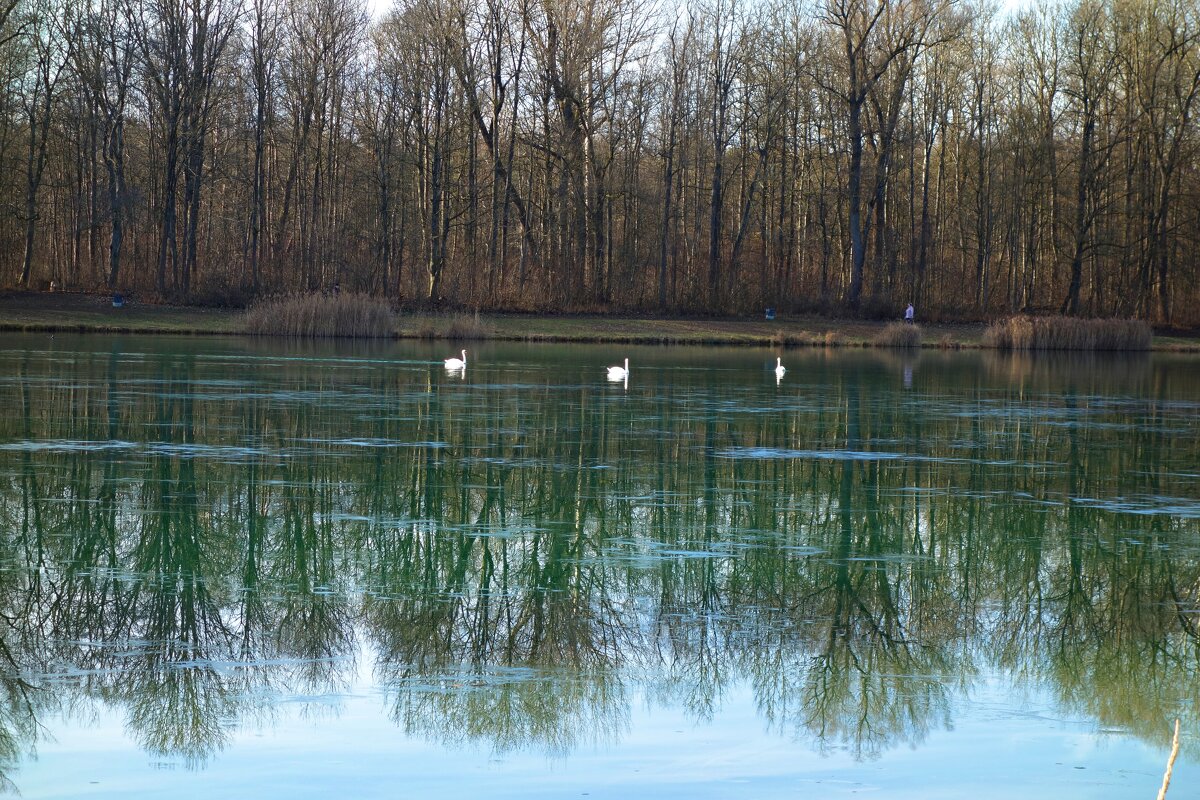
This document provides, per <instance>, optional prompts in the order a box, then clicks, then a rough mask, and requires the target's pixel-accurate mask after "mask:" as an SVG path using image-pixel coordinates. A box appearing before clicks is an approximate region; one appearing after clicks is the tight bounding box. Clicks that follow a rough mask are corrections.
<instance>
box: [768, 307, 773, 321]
mask: <svg viewBox="0 0 1200 800" xmlns="http://www.w3.org/2000/svg"><path fill="white" fill-rule="evenodd" d="M767 319H775V309H773V308H768V309H767Z"/></svg>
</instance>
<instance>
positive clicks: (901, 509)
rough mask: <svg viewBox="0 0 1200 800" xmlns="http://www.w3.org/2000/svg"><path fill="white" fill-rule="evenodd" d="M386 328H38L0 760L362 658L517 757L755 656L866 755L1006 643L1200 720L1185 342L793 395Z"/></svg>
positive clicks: (912, 727) (912, 726)
mask: <svg viewBox="0 0 1200 800" xmlns="http://www.w3.org/2000/svg"><path fill="white" fill-rule="evenodd" d="M386 355H387V354H386V353H384V354H377V355H376V357H373V358H372V359H370V360H362V359H352V358H342V359H338V358H329V359H326V360H324V361H322V362H321V363H320V364H319V366H317V365H314V364H312V363H306V362H304V361H298V360H295V359H293V358H288V359H278V360H273V359H272V358H271V357H270V356H263V357H262V358H261V360H260V361H259V362H253V363H244V362H240V361H239V360H238V359H235V358H214V357H212V356H211V355H206V354H203V353H200V352H187V351H170V350H163V351H160V352H149V353H146V352H133V351H125V350H122V349H121V348H120V347H116V348H114V349H112V350H111V351H110V352H104V353H92V352H82V353H80V354H78V355H74V354H64V353H60V354H54V357H47V354H46V353H45V352H33V351H30V350H21V351H13V350H10V351H8V352H7V353H5V354H4V356H3V360H0V402H2V403H4V404H5V406H6V407H9V408H13V409H17V410H19V413H16V414H10V415H6V416H5V417H3V418H0V473H2V474H4V475H5V476H6V477H7V478H8V480H6V481H4V482H3V483H2V484H0V518H2V519H3V521H4V525H3V528H2V531H0V536H3V539H2V541H0V553H2V560H3V566H4V569H3V570H0V605H2V606H3V617H2V619H3V622H2V625H3V635H2V637H0V645H2V646H3V650H2V651H0V678H2V680H3V683H2V684H0V695H2V696H0V704H2V705H3V714H2V715H0V761H3V762H4V763H15V761H16V760H17V759H18V758H19V753H20V752H23V751H24V750H25V749H27V748H28V747H30V746H32V745H33V744H35V742H34V739H35V731H36V728H37V722H38V719H39V717H43V716H45V715H47V714H51V713H55V711H56V709H59V708H61V707H62V706H63V705H79V704H86V703H107V704H114V705H117V706H120V707H121V708H123V709H124V710H125V713H126V720H127V725H128V727H129V730H130V734H131V736H133V737H135V738H136V740H137V741H138V742H139V743H141V745H142V746H143V747H144V748H146V750H148V751H150V752H154V753H157V754H165V755H172V756H177V757H179V758H181V759H183V760H184V761H186V762H187V763H192V764H201V763H204V762H205V761H206V760H208V759H210V758H212V757H213V756H214V755H215V754H216V753H218V752H220V751H221V750H222V749H223V748H225V747H227V746H228V744H229V742H230V740H231V735H232V732H233V730H235V729H236V727H237V726H238V725H241V724H246V723H247V722H249V721H252V720H253V721H258V722H261V721H264V720H267V721H269V719H270V717H271V715H272V714H273V713H274V712H273V711H272V708H273V706H274V705H275V703H276V702H277V701H278V700H279V699H280V698H284V697H295V696H330V697H336V696H337V695H338V694H339V693H341V692H343V691H345V690H347V689H348V688H349V687H351V686H352V685H353V683H354V681H355V680H356V677H355V676H356V675H357V674H358V662H359V661H360V660H366V661H367V663H369V665H370V666H371V674H372V675H373V678H374V680H375V682H376V683H377V684H378V685H380V686H381V687H383V688H384V689H385V691H386V693H387V696H388V698H389V703H390V713H391V716H392V718H393V719H394V720H395V722H396V723H397V724H398V725H400V726H401V727H402V728H403V729H404V730H406V731H408V732H410V733H413V734H418V735H421V736H426V737H430V738H432V739H435V740H437V741H441V742H445V743H447V744H454V743H460V742H465V741H471V742H486V743H488V744H489V745H491V746H493V747H495V748H497V749H499V750H510V749H520V748H536V749H544V750H546V751H549V752H554V753H558V754H565V753H569V752H571V751H572V750H574V749H575V748H577V747H579V746H581V745H584V744H589V743H594V742H597V741H610V740H613V739H617V738H619V737H620V736H621V734H622V733H623V731H624V730H626V728H627V726H628V724H629V719H630V708H631V705H632V703H634V702H635V697H636V696H637V695H638V693H639V692H645V693H647V694H648V696H649V697H650V698H652V699H653V700H654V701H655V702H660V703H663V704H670V705H673V706H679V707H682V708H685V709H687V711H688V713H690V714H691V715H692V716H693V717H694V718H696V719H708V718H711V717H713V716H714V714H715V710H716V709H717V708H718V707H719V706H720V704H721V701H722V698H723V697H725V696H726V695H727V693H728V692H730V691H731V690H732V689H734V688H735V687H738V686H741V685H749V686H750V687H751V688H752V690H753V692H754V696H755V699H756V702H757V703H758V706H759V708H760V711H761V714H762V716H763V717H764V719H765V720H767V721H768V722H769V723H770V724H771V725H773V726H774V727H776V728H777V729H779V730H780V731H782V732H785V733H787V734H788V735H795V736H799V737H801V738H803V739H805V740H807V741H810V742H811V743H812V744H813V746H815V747H818V748H825V747H847V748H849V749H850V750H851V751H852V752H854V753H855V754H857V755H858V756H860V757H870V756H872V755H875V754H878V753H879V752H881V751H882V750H884V749H886V748H889V747H893V746H896V745H899V744H910V745H911V744H918V743H920V742H921V741H923V740H924V738H925V737H926V736H927V735H928V734H929V732H930V731H931V730H934V729H938V728H945V727H948V726H950V725H951V724H952V722H953V719H954V713H955V703H956V702H958V700H956V698H960V697H961V696H962V691H961V690H964V689H969V688H970V687H971V686H972V685H973V684H974V683H975V681H976V680H977V679H979V678H980V677H981V676H986V675H994V674H996V673H1002V674H1006V675H1009V676H1012V677H1014V679H1016V680H1017V681H1018V682H1024V683H1026V684H1028V686H1030V687H1032V688H1043V687H1046V688H1049V689H1050V690H1052V691H1053V692H1054V693H1055V694H1056V695H1057V696H1058V697H1059V698H1060V701H1061V703H1062V705H1063V707H1064V708H1069V709H1073V710H1077V711H1078V712H1080V713H1085V714H1088V715H1089V716H1091V717H1093V718H1095V719H1096V720H1097V721H1099V722H1100V723H1101V724H1104V725H1111V726H1120V727H1122V728H1126V729H1129V730H1131V731H1132V732H1133V733H1135V734H1136V735H1138V736H1142V737H1144V738H1146V739H1151V740H1155V741H1161V737H1162V736H1163V735H1164V734H1163V733H1162V732H1161V731H1160V730H1159V727H1160V726H1159V725H1158V722H1159V721H1160V720H1161V719H1163V718H1164V717H1167V716H1172V715H1178V714H1182V715H1184V716H1185V724H1192V725H1194V724H1195V723H1196V722H1198V721H1200V720H1197V719H1196V718H1195V715H1194V712H1193V711H1191V710H1190V709H1191V704H1190V703H1188V702H1187V699H1188V698H1189V697H1190V696H1191V695H1192V694H1194V692H1195V691H1196V689H1197V687H1200V675H1198V674H1197V669H1198V667H1197V664H1200V661H1198V660H1197V643H1198V641H1200V639H1198V637H1197V635H1196V629H1195V624H1194V622H1193V620H1194V612H1195V611H1196V610H1197V608H1198V606H1200V598H1198V597H1197V592H1198V591H1200V548H1197V547H1196V545H1195V541H1196V534H1197V532H1198V530H1197V522H1196V520H1197V518H1198V517H1200V514H1198V513H1197V508H1198V506H1197V504H1196V501H1195V498H1191V497H1190V493H1191V489H1190V485H1191V484H1190V483H1189V480H1190V479H1189V477H1188V476H1189V474H1190V472H1189V470H1191V467H1190V466H1189V465H1190V464H1191V463H1192V460H1193V454H1194V453H1195V452H1196V447H1197V445H1198V444H1200V442H1198V441H1197V438H1198V437H1200V426H1198V425H1197V424H1196V422H1195V421H1194V419H1195V416H1194V414H1193V413H1192V412H1193V410H1194V406H1195V397H1196V396H1197V391H1196V390H1197V388H1200V387H1197V386H1196V384H1195V379H1194V378H1190V377H1188V375H1186V374H1184V372H1185V371H1186V370H1188V369H1190V364H1187V363H1185V362H1177V361H1171V360H1167V361H1162V362H1160V361H1155V362H1152V363H1150V362H1147V363H1143V364H1141V365H1140V366H1138V367H1137V368H1136V369H1129V370H1125V372H1124V373H1123V374H1122V375H1120V376H1114V375H1111V374H1107V373H1106V374H1105V375H1104V376H1101V377H1097V376H1096V375H1095V372H1096V370H1095V369H1092V368H1085V367H1076V368H1074V369H1070V370H1062V369H1059V368H1058V367H1055V368H1053V369H1047V368H1046V367H1045V365H1043V364H1040V363H1037V362H1026V363H1025V364H1024V365H1022V362H1019V361H1012V362H999V361H996V360H994V359H991V358H985V359H981V358H977V357H958V358H948V357H943V356H940V355H932V356H923V357H922V358H920V359H918V360H915V361H913V360H909V361H904V362H902V363H898V364H892V363H890V362H888V361H887V360H886V359H879V358H878V357H875V356H863V357H860V358H856V357H841V358H830V357H827V356H826V355H824V354H820V353H814V354H811V355H808V356H805V357H804V358H801V357H797V358H796V359H794V361H795V362H796V363H795V365H794V367H791V368H789V378H790V377H791V376H792V374H793V372H794V373H795V375H796V386H797V387H798V388H797V389H795V390H793V392H792V393H785V392H781V391H779V390H778V389H777V388H776V387H775V386H773V385H769V382H766V383H764V384H763V387H762V388H761V390H760V389H756V388H754V387H749V388H748V387H747V386H746V385H744V384H743V383H740V382H738V381H737V380H736V379H735V380H730V378H729V376H726V375H722V374H721V373H720V371H718V370H711V369H702V370H691V371H676V372H659V373H656V372H654V371H652V370H646V371H645V373H644V374H645V378H644V380H645V381H646V382H647V383H644V384H641V385H638V384H636V382H635V384H633V385H631V386H630V388H629V390H628V392H625V391H620V392H614V391H613V387H609V386H607V385H603V384H602V382H601V381H597V380H595V379H594V377H595V376H594V375H592V373H590V372H588V371H587V369H588V368H587V366H586V365H574V364H572V363H569V361H568V360H569V359H571V358H573V356H571V355H569V354H568V355H567V356H566V357H565V360H564V362H563V363H562V364H560V365H558V368H556V369H555V370H546V371H545V372H543V373H534V375H533V376H532V377H531V376H530V375H529V374H521V375H520V376H519V381H518V380H515V379H514V378H515V377H518V376H509V375H506V374H504V373H501V372H498V373H496V374H492V375H488V374H487V369H486V367H484V366H480V367H477V368H476V369H475V370H473V371H472V374H471V375H470V376H467V377H466V378H465V379H464V380H461V381H460V380H455V381H453V382H450V381H447V380H446V379H445V378H444V376H443V375H442V374H441V372H440V369H439V368H438V367H439V366H440V365H439V364H437V363H432V365H430V364H425V365H422V364H414V363H412V362H411V361H403V360H399V359H393V360H391V361H389V360H388V359H387V358H386ZM573 369H576V370H577V373H575V372H571V370H573ZM910 369H911V370H912V372H913V378H912V381H911V385H909V386H906V385H905V384H906V383H907V382H906V381H905V380H903V379H902V378H901V377H900V375H901V374H902V373H903V372H904V370H910ZM564 372H566V373H567V374H566V375H565V376H564V375H563V373H564ZM997 373H1002V374H1003V375H1004V379H1003V380H1000V381H998V380H996V377H995V376H996V374H997ZM589 375H590V376H591V377H590V379H589V377H588V376H589ZM480 376H483V377H482V378H481V377H480ZM477 380H478V381H480V382H478V383H476V381H477ZM1138 397H1146V398H1148V399H1146V400H1138V399H1135V398H1138ZM1189 716H1190V717H1191V718H1190V719H1188V717H1189Z"/></svg>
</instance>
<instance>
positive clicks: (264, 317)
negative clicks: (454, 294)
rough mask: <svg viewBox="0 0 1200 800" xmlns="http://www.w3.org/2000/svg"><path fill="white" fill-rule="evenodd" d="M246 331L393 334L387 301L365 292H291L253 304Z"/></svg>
mask: <svg viewBox="0 0 1200 800" xmlns="http://www.w3.org/2000/svg"><path fill="white" fill-rule="evenodd" d="M244 330H245V332H246V333H249V334H254V335H258V336H294V337H298V338H305V339H318V338H330V337H359V338H380V337H387V336H393V335H395V330H396V324H395V318H394V316H393V314H392V309H391V307H390V306H389V305H388V304H387V302H385V301H383V300H380V299H379V298H377V297H372V296H370V295H368V294H360V293H344V294H293V295H288V296H286V297H279V298H275V299H272V300H267V301H264V302H262V303H257V304H255V305H254V306H253V307H252V308H251V309H250V310H249V311H247V312H246V316H245V321H244Z"/></svg>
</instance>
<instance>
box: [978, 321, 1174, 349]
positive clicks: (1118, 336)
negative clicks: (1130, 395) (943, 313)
mask: <svg viewBox="0 0 1200 800" xmlns="http://www.w3.org/2000/svg"><path fill="white" fill-rule="evenodd" d="M1151 339H1152V335H1151V332H1150V326H1149V325H1147V324H1146V323H1145V322H1143V321H1141V320H1136V319H1077V318H1075V317H1028V316H1019V317H1010V318H1008V319H1005V320H1000V321H997V322H993V323H992V324H991V325H989V326H988V327H987V330H986V331H984V334H983V345H984V347H994V348H996V349H999V350H1149V349H1150V342H1151Z"/></svg>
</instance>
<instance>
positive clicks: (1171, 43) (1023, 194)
mask: <svg viewBox="0 0 1200 800" xmlns="http://www.w3.org/2000/svg"><path fill="white" fill-rule="evenodd" d="M0 77H2V80H3V87H4V88H3V93H2V94H0V158H2V159H3V168H2V169H0V203H2V204H3V213H2V215H0V284H3V285H8V286H19V287H26V288H34V289H38V288H47V287H48V286H49V285H50V283H51V282H52V281H53V282H54V283H55V284H56V285H58V286H62V287H65V288H77V289H104V288H106V287H108V288H113V289H120V290H122V291H127V292H129V291H131V292H136V293H139V294H140V295H143V296H146V297H159V298H163V299H171V300H176V301H183V302H196V303H229V304H241V303H244V302H247V301H249V300H250V299H252V298H253V297H255V296H258V295H263V294H273V293H279V292H286V291H295V290H318V289H325V290H328V289H331V288H332V287H334V286H335V285H337V286H339V287H341V288H345V289H361V290H366V291H370V292H372V293H375V294H378V295H381V296H386V297H388V298H390V299H392V300H394V301H397V302H401V303H408V304H422V303H429V304H445V305H449V306H460V307H468V308H484V309H501V308H505V309H531V310H596V309H614V310H661V311H666V312H743V311H748V310H753V309H758V308H761V307H764V306H775V307H779V308H780V309H783V310H803V309H817V310H827V311H831V312H849V313H862V314H882V313H891V312H893V311H894V310H895V309H898V308H902V307H903V306H904V305H905V304H906V303H907V302H909V301H912V302H914V303H916V304H917V307H918V308H919V309H920V310H921V312H922V315H923V316H929V315H935V314H939V315H942V316H948V317H949V316H954V317H986V316H993V315H996V314H1001V313H1006V312H1009V311H1012V310H1031V311H1039V312H1042V311H1047V312H1048V311H1054V312H1057V311H1062V312H1065V313H1068V314H1080V315H1122V316H1130V315H1136V316H1138V317H1142V318H1145V319H1149V320H1154V321H1157V322H1175V323H1188V322H1195V321H1198V320H1200V303H1198V302H1197V300H1198V299H1200V270H1198V266H1197V261H1198V260H1197V255H1198V254H1200V241H1198V233H1200V219H1198V215H1200V202H1198V199H1200V198H1198V197H1197V194H1198V192H1200V173H1198V170H1197V148H1198V145H1200V129H1198V126H1197V120H1196V119H1195V117H1196V114H1197V111H1198V109H1197V102H1196V100H1197V94H1200V0H1167V2H1153V1H1152V0H1109V1H1108V2H1097V1H1096V0H1079V1H1077V2H1071V3H1067V4H1064V5H1055V6H1051V5H1039V6H1036V7H1034V8H1032V9H1030V10H1026V11H1022V12H1019V13H1005V12H1002V11H1001V10H1000V9H999V7H997V6H995V5H989V4H987V3H981V2H976V0H964V1H963V2H951V1H950V0H816V2H800V3H797V2H794V0H758V1H757V2H755V1H754V0H693V1H692V2H690V3H688V4H687V5H683V6H672V5H669V4H667V3H658V4H656V3H654V2H652V1H651V0H397V2H396V4H395V5H394V6H393V7H392V8H391V9H390V10H389V11H387V12H386V13H383V14H379V15H377V16H376V17H374V18H373V17H372V16H371V15H370V14H369V13H368V10H367V8H366V6H365V5H363V4H362V3H361V2H358V0H82V2H81V1H80V0H0Z"/></svg>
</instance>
